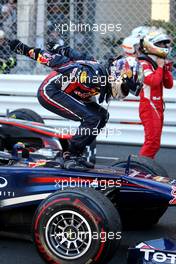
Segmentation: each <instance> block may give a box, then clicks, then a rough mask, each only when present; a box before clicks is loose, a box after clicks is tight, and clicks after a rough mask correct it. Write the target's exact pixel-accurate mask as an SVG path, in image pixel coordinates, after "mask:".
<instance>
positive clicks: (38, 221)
mask: <svg viewBox="0 0 176 264" xmlns="http://www.w3.org/2000/svg"><path fill="white" fill-rule="evenodd" d="M33 240H34V243H35V245H36V247H37V250H38V252H39V254H40V256H41V257H42V258H43V259H44V260H45V261H46V262H47V263H50V264H51V263H52V264H69V263H70V264H71V263H73V264H82V263H101V264H107V262H108V261H109V260H110V259H111V258H112V256H113V255H114V253H115V252H116V249H117V248H118V246H119V244H120V240H121V222H120V216H119V214H118V212H117V210H116V209H115V208H114V206H113V204H112V203H111V202H110V200H109V199H108V198H106V197H105V196H104V195H103V194H101V193H100V192H98V191H96V190H94V189H89V188H67V189H65V190H63V191H58V192H56V193H54V194H52V195H51V196H49V197H48V198H47V199H46V200H44V201H43V202H42V203H41V204H40V206H39V207H38V209H37V211H36V213H35V216H34V220H33Z"/></svg>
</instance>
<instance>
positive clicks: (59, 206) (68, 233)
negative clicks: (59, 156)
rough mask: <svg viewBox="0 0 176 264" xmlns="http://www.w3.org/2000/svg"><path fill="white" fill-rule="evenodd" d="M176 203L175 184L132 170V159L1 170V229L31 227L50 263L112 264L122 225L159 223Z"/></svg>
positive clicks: (43, 163) (21, 162)
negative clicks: (82, 166) (79, 167)
mask: <svg viewBox="0 0 176 264" xmlns="http://www.w3.org/2000/svg"><path fill="white" fill-rule="evenodd" d="M8 155H10V154H8ZM11 159H12V158H11ZM146 170H147V168H146ZM175 204H176V183H175V180H170V179H169V178H166V177H162V176H156V175H151V174H149V173H148V172H147V173H142V172H140V171H138V172H137V171H136V170H134V169H132V170H131V169H130V158H129V159H128V164H126V168H119V167H118V166H117V167H116V166H111V167H106V166H97V167H95V169H90V170H87V171H84V172H83V171H71V170H64V169H62V168H61V167H60V166H59V163H58V162H55V161H53V160H42V161H41V160H38V159H37V160H36V161H32V162H31V161H30V160H28V161H27V160H26V159H23V158H21V159H20V160H18V161H17V162H16V163H15V162H14V163H13V164H11V165H10V166H9V165H8V164H7V165H6V166H0V211H1V218H0V231H2V232H3V234H4V233H5V232H8V233H9V232H11V233H14V232H16V233H17V232H18V234H19V233H21V234H26V233H29V234H30V231H31V226H32V237H33V241H34V243H35V245H36V247H37V250H38V252H39V253H40V255H41V256H42V258H43V259H44V260H45V261H47V262H48V263H55V264H69V263H74V264H81V263H106V264H107V261H109V260H110V259H111V257H112V256H113V254H114V253H115V252H116V250H117V248H118V246H119V243H120V239H121V235H122V234H121V232H122V229H121V225H122V226H123V227H127V226H128V228H129V227H137V228H138V227H140V226H141V227H143V226H150V225H153V224H156V223H157V222H158V221H159V219H160V217H161V216H162V215H163V214H164V212H165V211H166V209H167V208H168V206H170V205H175ZM134 263H135V262H134Z"/></svg>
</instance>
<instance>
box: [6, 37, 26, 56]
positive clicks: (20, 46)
mask: <svg viewBox="0 0 176 264" xmlns="http://www.w3.org/2000/svg"><path fill="white" fill-rule="evenodd" d="M10 48H11V50H13V51H15V52H16V53H17V54H22V55H26V56H28V53H29V51H30V50H31V47H28V46H27V45H25V44H24V43H22V42H21V41H20V40H18V39H14V40H12V41H10Z"/></svg>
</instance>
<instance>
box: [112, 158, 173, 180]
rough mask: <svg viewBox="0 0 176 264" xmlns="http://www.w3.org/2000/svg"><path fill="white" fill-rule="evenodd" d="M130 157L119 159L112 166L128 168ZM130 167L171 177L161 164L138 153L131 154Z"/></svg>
mask: <svg viewBox="0 0 176 264" xmlns="http://www.w3.org/2000/svg"><path fill="white" fill-rule="evenodd" d="M127 163H128V158H122V159H119V160H118V161H117V162H116V163H114V164H113V165H112V167H116V168H117V167H120V168H126V166H127ZM130 169H134V170H137V171H140V172H144V173H149V174H152V175H159V176H162V177H169V176H168V173H167V171H166V170H165V169H164V168H163V167H162V166H160V165H159V164H158V163H157V162H156V161H155V160H153V159H150V158H148V157H140V156H137V155H131V159H130Z"/></svg>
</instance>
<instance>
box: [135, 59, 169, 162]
mask: <svg viewBox="0 0 176 264" xmlns="http://www.w3.org/2000/svg"><path fill="white" fill-rule="evenodd" d="M141 64H142V67H143V70H144V85H143V88H142V90H141V92H140V105H139V116H140V119H141V121H142V124H143V126H144V132H145V141H144V145H143V146H142V148H141V150H140V155H141V156H146V157H149V158H152V159H153V158H154V157H155V155H156V153H157V152H158V150H159V149H160V141H161V133H162V127H163V119H164V115H163V112H164V102H163V88H164V87H165V88H168V89H170V88H172V86H173V77H172V73H171V65H170V64H166V65H165V66H164V67H163V68H161V67H157V69H154V66H153V65H152V64H151V63H150V62H148V61H145V60H142V61H141Z"/></svg>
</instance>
